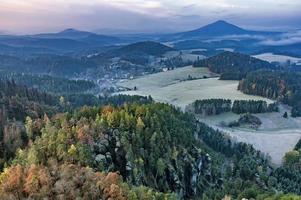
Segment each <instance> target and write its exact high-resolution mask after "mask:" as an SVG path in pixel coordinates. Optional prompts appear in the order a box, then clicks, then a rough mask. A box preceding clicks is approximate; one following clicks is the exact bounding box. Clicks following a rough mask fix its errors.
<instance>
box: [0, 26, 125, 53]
mask: <svg viewBox="0 0 301 200" xmlns="http://www.w3.org/2000/svg"><path fill="white" fill-rule="evenodd" d="M121 43H125V41H124V40H122V39H120V38H117V37H112V36H106V35H98V34H95V33H91V32H87V31H79V30H75V29H66V30H64V31H61V32H58V33H44V34H37V35H25V36H13V35H12V36H0V53H1V52H4V51H6V50H9V52H12V53H13V54H20V52H21V53H23V54H34V53H59V54H61V53H69V52H76V51H82V50H89V49H94V48H98V47H103V46H108V45H116V44H121ZM25 49H27V51H25Z"/></svg>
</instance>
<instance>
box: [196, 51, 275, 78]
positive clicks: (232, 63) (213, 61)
mask: <svg viewBox="0 0 301 200" xmlns="http://www.w3.org/2000/svg"><path fill="white" fill-rule="evenodd" d="M193 66H194V67H208V68H209V69H210V70H211V71H212V72H215V73H218V74H221V77H220V79H222V80H240V79H242V78H244V77H246V75H247V73H249V72H251V71H255V70H258V69H275V68H276V67H275V66H273V65H272V64H270V63H269V62H266V61H263V60H259V59H257V58H253V57H251V56H249V55H244V54H240V53H232V52H223V53H221V54H218V55H216V56H213V57H210V58H207V59H203V60H199V61H197V62H195V63H194V65H193Z"/></svg>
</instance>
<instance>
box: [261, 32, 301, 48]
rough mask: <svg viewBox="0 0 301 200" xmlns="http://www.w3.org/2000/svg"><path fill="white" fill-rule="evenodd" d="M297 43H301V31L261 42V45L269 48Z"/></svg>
mask: <svg viewBox="0 0 301 200" xmlns="http://www.w3.org/2000/svg"><path fill="white" fill-rule="evenodd" d="M296 43H301V30H300V31H296V32H290V33H286V34H283V35H281V37H280V38H278V39H267V40H264V41H262V42H260V44H263V45H268V46H284V45H291V44H296Z"/></svg>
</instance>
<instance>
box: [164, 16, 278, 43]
mask: <svg viewBox="0 0 301 200" xmlns="http://www.w3.org/2000/svg"><path fill="white" fill-rule="evenodd" d="M274 34H279V32H265V31H252V30H246V29H243V28H240V27H238V26H236V25H233V24H231V23H228V22H226V21H224V20H219V21H216V22H214V23H211V24H208V25H206V26H203V27H201V28H198V29H195V30H192V31H187V32H180V33H175V34H171V35H165V36H164V37H163V39H167V38H169V40H170V39H171V40H172V39H173V40H174V39H195V38H198V39H202V38H203V39H206V38H215V37H220V36H229V35H274Z"/></svg>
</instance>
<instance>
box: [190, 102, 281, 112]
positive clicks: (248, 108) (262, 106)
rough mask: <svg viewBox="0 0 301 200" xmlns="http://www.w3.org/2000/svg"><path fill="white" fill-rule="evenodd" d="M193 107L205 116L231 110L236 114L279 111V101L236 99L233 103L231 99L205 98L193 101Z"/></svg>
mask: <svg viewBox="0 0 301 200" xmlns="http://www.w3.org/2000/svg"><path fill="white" fill-rule="evenodd" d="M192 107H193V112H195V113H197V114H202V115H203V116H207V115H218V114H221V113H224V112H230V111H232V112H234V113H236V114H243V113H266V112H278V111H279V108H278V103H277V102H275V103H270V104H267V102H266V101H261V100H258V101H256V100H235V101H234V102H233V104H232V101H231V100H229V99H204V100H197V101H195V102H193V104H192Z"/></svg>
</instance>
